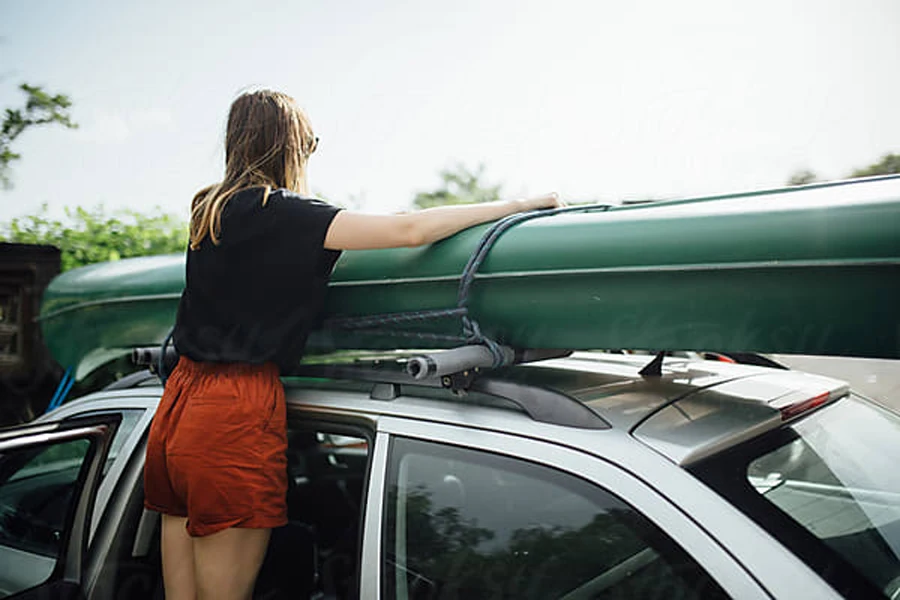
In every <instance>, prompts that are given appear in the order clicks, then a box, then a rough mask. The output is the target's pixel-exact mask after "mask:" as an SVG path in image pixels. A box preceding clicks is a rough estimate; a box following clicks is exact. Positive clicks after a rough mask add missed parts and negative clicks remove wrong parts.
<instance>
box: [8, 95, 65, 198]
mask: <svg viewBox="0 0 900 600" xmlns="http://www.w3.org/2000/svg"><path fill="white" fill-rule="evenodd" d="M19 89H20V90H22V91H23V92H24V93H25V94H26V95H27V96H28V98H27V100H26V101H25V107H24V108H22V109H12V108H7V109H6V114H5V115H4V117H3V127H2V129H0V185H2V186H3V188H6V189H8V188H9V187H11V185H12V181H11V179H10V177H9V170H10V163H12V161H14V160H18V159H19V158H21V157H20V155H19V154H16V153H15V152H13V151H12V148H11V145H12V142H13V141H14V140H15V139H16V138H17V137H19V136H20V135H22V132H24V131H25V130H26V129H27V128H29V127H31V126H33V125H46V124H49V123H59V124H60V125H64V126H65V127H69V128H73V129H74V128H76V127H78V125H77V124H76V123H75V122H73V121H72V118H71V117H70V116H69V107H70V106H72V101H71V100H69V97H68V96H66V95H64V94H55V95H52V94H49V93H47V92H45V91H44V90H43V89H41V87H40V86H34V85H28V84H27V83H23V84H22V85H20V86H19Z"/></svg>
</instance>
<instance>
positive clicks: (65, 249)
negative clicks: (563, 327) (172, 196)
mask: <svg viewBox="0 0 900 600" xmlns="http://www.w3.org/2000/svg"><path fill="white" fill-rule="evenodd" d="M187 238H188V231H187V226H186V224H185V223H184V222H182V221H181V220H179V219H177V218H176V217H174V216H172V215H169V214H165V213H162V212H160V213H159V214H149V215H148V214H143V213H139V212H137V211H134V210H121V211H115V212H108V211H106V210H105V209H104V208H103V207H102V206H98V207H96V208H94V209H91V210H86V209H84V208H76V209H74V210H69V209H66V219H64V220H58V219H53V218H51V217H50V216H49V215H48V211H47V205H46V204H45V205H44V206H43V207H42V208H41V211H40V212H39V213H38V214H35V215H28V216H24V217H17V218H15V219H13V220H12V221H11V222H10V223H9V225H7V226H6V228H5V230H0V241H7V242H17V243H21V244H49V245H52V246H56V247H57V248H59V249H60V250H61V252H62V257H61V260H62V269H63V270H64V271H65V270H67V269H72V268H75V267H80V266H83V265H87V264H91V263H96V262H105V261H109V260H118V259H120V258H130V257H134V256H149V255H152V254H167V253H171V252H183V251H184V249H185V248H186V247H187Z"/></svg>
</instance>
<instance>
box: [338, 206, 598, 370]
mask: <svg viewBox="0 0 900 600" xmlns="http://www.w3.org/2000/svg"><path fill="white" fill-rule="evenodd" d="M610 207H611V205H609V204H590V205H583V206H566V207H561V208H551V209H543V210H535V211H529V212H524V213H516V214H513V215H509V216H507V217H504V218H503V219H500V220H499V221H497V222H496V223H494V224H493V225H491V227H490V228H489V229H488V230H487V231H486V232H485V233H484V235H482V236H481V239H480V240H479V241H478V246H477V247H476V248H475V251H474V252H473V253H472V255H471V256H470V257H469V260H468V262H467V263H466V266H465V267H464V268H463V272H462V274H461V275H460V280H459V288H458V290H457V295H456V308H445V309H433V310H420V311H410V312H402V313H386V314H380V315H370V316H364V317H342V318H337V319H329V320H326V321H325V322H324V323H323V327H324V328H326V329H344V330H352V331H357V332H359V333H369V334H373V335H389V336H395V337H407V338H415V339H423V340H435V341H462V342H465V343H468V344H483V345H484V346H486V347H487V348H488V350H489V351H490V353H491V357H492V358H493V361H494V365H493V366H494V367H495V368H496V367H499V366H502V365H503V363H504V361H505V360H506V357H505V355H504V353H503V350H502V347H501V346H500V344H499V343H498V342H496V341H495V340H493V339H491V338H490V337H488V336H486V335H484V333H482V331H481V326H480V325H479V324H478V322H477V321H476V320H475V319H472V318H471V317H470V316H469V307H468V304H469V292H470V291H471V289H472V283H473V282H474V281H475V275H476V274H477V273H478V269H479V268H480V267H481V264H482V263H483V262H484V259H485V258H486V257H487V255H488V253H489V252H490V251H491V249H492V248H493V247H494V244H496V243H497V240H498V239H500V236H502V235H503V234H504V233H506V232H507V231H509V229H511V228H512V227H514V226H515V225H518V224H519V223H523V222H525V221H530V220H531V219H535V218H538V217H548V216H552V215H558V214H564V213H574V212H593V211H607V210H609V209H610ZM449 317H459V318H460V320H461V321H462V336H458V337H457V336H448V335H441V334H434V333H429V332H424V331H420V332H415V331H398V330H391V329H381V328H379V327H377V326H379V325H401V324H404V323H412V322H422V321H430V320H433V319H440V318H449ZM373 326H376V327H375V328H372V327H373ZM363 330H364V331H363Z"/></svg>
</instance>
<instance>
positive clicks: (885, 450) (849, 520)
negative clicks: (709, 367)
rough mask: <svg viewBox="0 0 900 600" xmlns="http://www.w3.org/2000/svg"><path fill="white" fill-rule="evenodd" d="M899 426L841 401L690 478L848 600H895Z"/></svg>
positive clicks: (899, 591)
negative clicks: (729, 504) (731, 506)
mask: <svg viewBox="0 0 900 600" xmlns="http://www.w3.org/2000/svg"><path fill="white" fill-rule="evenodd" d="M898 461H900V417H898V415H896V414H894V413H892V412H889V411H887V410H884V409H882V408H880V407H877V406H874V405H872V404H871V403H868V402H866V401H864V400H862V399H859V398H855V397H852V396H850V397H847V398H845V399H843V400H840V401H838V402H836V403H834V404H832V405H829V406H826V407H824V408H822V409H820V410H818V411H815V412H813V413H811V414H810V415H809V416H807V417H805V418H803V419H801V420H799V421H796V422H794V423H791V424H790V426H788V427H784V428H782V429H779V430H776V431H773V432H770V433H768V434H766V435H764V436H761V437H759V438H757V439H754V440H751V441H750V442H747V443H745V444H743V445H742V446H739V447H737V448H733V449H731V450H729V451H727V452H725V453H723V454H722V455H720V456H716V457H713V458H710V459H707V460H705V461H703V462H701V463H698V464H697V465H695V466H694V467H692V468H691V471H692V472H693V473H694V474H695V475H696V476H698V477H699V478H700V479H702V480H704V481H705V482H707V483H708V484H709V485H711V486H712V487H713V488H715V489H716V490H717V491H718V492H719V493H720V494H721V495H722V496H724V497H726V498H727V499H728V500H730V501H731V502H732V503H733V504H734V505H735V506H737V507H738V508H739V509H740V510H742V511H743V512H745V513H746V514H748V515H749V516H750V517H751V518H753V519H754V520H755V521H756V522H758V523H759V524H760V525H761V526H763V527H764V528H766V529H767V530H768V531H769V533H771V534H772V535H773V536H774V537H776V538H778V539H779V540H780V541H781V542H782V543H783V544H784V545H785V546H787V547H789V548H790V549H791V550H793V551H794V552H795V553H796V554H797V555H798V556H800V557H801V558H803V559H804V560H805V561H806V562H807V563H809V565H810V566H811V567H812V568H813V569H815V570H816V571H817V572H819V573H820V574H821V575H822V576H823V577H825V578H826V580H828V581H829V583H830V584H831V585H832V586H834V587H835V588H836V589H837V590H838V591H839V592H841V593H842V594H844V595H846V596H848V597H865V598H872V597H876V598H877V597H879V596H883V597H887V598H897V597H900V465H898Z"/></svg>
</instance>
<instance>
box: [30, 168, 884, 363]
mask: <svg viewBox="0 0 900 600" xmlns="http://www.w3.org/2000/svg"><path fill="white" fill-rule="evenodd" d="M485 230H486V226H481V227H476V228H472V229H470V230H467V231H465V232H462V233H461V234H459V235H457V236H454V237H453V238H451V239H448V240H445V241H443V242H441V243H438V244H435V245H433V246H429V247H426V248H415V249H398V250H379V251H367V252H346V253H344V255H343V256H342V257H341V259H340V261H339V262H338V264H337V266H336V268H335V271H334V275H333V278H332V284H331V286H330V288H329V292H328V297H327V300H326V313H327V314H326V317H329V318H330V317H347V316H365V315H372V314H382V313H401V312H404V311H418V310H426V309H442V308H452V307H454V306H455V305H456V300H457V288H458V284H459V275H460V273H461V272H462V270H463V267H464V265H465V263H466V261H467V260H468V258H469V256H470V254H471V253H472V252H473V250H474V249H475V248H476V246H477V244H478V240H479V239H480V237H481V235H482V234H483V233H484V231H485ZM183 286H184V265H183V257H181V256H176V257H172V256H168V257H153V258H146V259H134V260H131V261H119V262H118V263H111V264H108V265H93V266H91V267H86V268H84V269H79V270H76V271H72V272H68V273H65V274H63V275H62V276H60V277H59V278H57V280H55V281H54V282H53V283H52V284H51V286H50V287H49V288H48V290H47V293H46V294H45V302H44V306H43V308H42V317H41V323H42V327H43V331H44V337H45V339H46V340H48V343H49V345H50V346H51V351H52V352H53V354H54V356H55V357H56V358H57V360H58V361H59V362H60V363H61V364H63V365H66V366H68V365H77V364H79V363H80V362H82V361H83V360H84V358H85V356H87V355H89V354H90V353H92V352H93V353H95V354H96V353H97V352H101V353H102V352H105V351H107V350H109V349H111V348H129V347H133V346H137V345H152V344H156V343H159V342H161V341H162V339H163V338H164V336H165V335H166V333H167V332H168V330H169V328H170V327H171V324H172V323H173V321H174V317H175V312H176V310H177V302H178V298H179V296H180V292H181V290H182V289H183ZM897 298H900V177H888V178H880V179H876V180H865V181H856V182H852V183H835V184H826V185H820V186H811V187H808V188H798V189H786V190H773V191H769V192H765V193H763V192H760V193H751V194H738V195H733V196H727V197H721V198H709V199H698V200H692V201H677V202H665V203H657V204H652V205H645V206H639V207H622V208H616V209H613V210H609V211H607V212H599V211H598V212H589V213H586V214H568V215H556V216H547V217H540V218H537V219H534V220H532V221H528V222H526V223H523V224H521V225H517V226H516V227H514V228H513V229H511V230H510V231H508V232H507V233H505V234H504V235H503V236H502V237H501V238H500V240H499V241H498V242H497V244H496V246H495V247H494V248H493V249H492V250H491V252H490V254H489V255H488V257H487V259H486V260H485V261H484V263H483V265H482V267H481V269H480V270H479V272H478V275H477V277H476V279H475V281H474V283H473V285H472V288H471V293H470V295H469V298H468V307H469V310H470V315H471V316H472V317H473V318H475V319H476V320H477V321H478V322H479V323H480V325H481V327H482V329H483V331H484V332H485V333H486V334H487V335H489V336H491V337H493V338H495V339H497V340H498V341H501V342H503V343H506V344H509V345H511V346H514V347H519V348H571V349H594V348H602V349H614V348H627V349H645V350H660V349H672V350H717V351H734V352H738V351H740V352H751V351H752V352H763V353H766V352H778V353H801V354H825V355H845V356H861V357H881V358H900V308H898V307H900V302H897ZM412 329H414V330H415V331H424V332H426V333H436V334H442V335H445V336H446V335H457V334H459V333H460V327H459V321H458V320H457V319H442V320H437V321H434V322H429V323H427V324H425V325H424V326H417V327H414V328H412ZM395 331H396V330H395ZM452 344H453V343H452V342H450V341H436V340H433V339H429V338H423V337H419V338H412V339H409V338H405V337H398V336H397V335H395V334H393V333H390V332H389V331H380V332H377V333H360V332H347V331H342V330H334V329H327V330H319V331H316V332H314V334H313V335H312V336H311V339H310V344H309V350H310V352H316V351H326V350H330V349H338V348H396V347H416V348H427V347H444V346H448V345H452Z"/></svg>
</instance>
